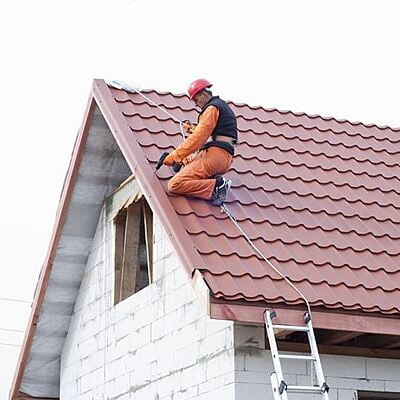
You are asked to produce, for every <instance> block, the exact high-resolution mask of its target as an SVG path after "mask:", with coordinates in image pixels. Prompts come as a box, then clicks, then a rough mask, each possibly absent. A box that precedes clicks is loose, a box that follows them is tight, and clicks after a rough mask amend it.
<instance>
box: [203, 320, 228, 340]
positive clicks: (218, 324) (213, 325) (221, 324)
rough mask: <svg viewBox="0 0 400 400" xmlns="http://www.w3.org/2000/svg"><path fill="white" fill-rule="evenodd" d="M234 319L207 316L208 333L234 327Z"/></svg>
mask: <svg viewBox="0 0 400 400" xmlns="http://www.w3.org/2000/svg"><path fill="white" fill-rule="evenodd" d="M232 326H233V322H232V321H225V320H222V319H211V318H209V317H207V319H206V335H207V336H208V335H212V334H213V333H215V332H218V331H220V330H222V329H226V328H228V327H232Z"/></svg>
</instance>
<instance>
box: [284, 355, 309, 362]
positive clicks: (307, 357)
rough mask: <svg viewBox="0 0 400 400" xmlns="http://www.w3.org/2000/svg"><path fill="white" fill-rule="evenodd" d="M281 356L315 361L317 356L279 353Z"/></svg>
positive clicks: (288, 358) (289, 358) (287, 358)
mask: <svg viewBox="0 0 400 400" xmlns="http://www.w3.org/2000/svg"><path fill="white" fill-rule="evenodd" d="M278 357H279V358H283V359H286V360H309V361H310V360H311V361H315V357H314V356H297V355H294V354H278Z"/></svg>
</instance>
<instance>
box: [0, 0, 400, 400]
mask: <svg viewBox="0 0 400 400" xmlns="http://www.w3.org/2000/svg"><path fill="white" fill-rule="evenodd" d="M399 15H400V3H399V1H397V0H393V1H390V0H381V1H378V0H376V1H368V0H353V1H351V0H335V1H322V0H315V1H314V0H312V1H299V0H294V1H283V0H280V1H269V0H264V1H252V0H247V1H234V0H230V1H227V0H214V1H208V0H203V1H190V0H182V1H172V0H170V1H169V0H160V1H157V0H108V1H106V0H84V1H83V0H80V1H78V0H69V1H54V0H51V1H50V0H36V1H31V0H30V1H28V0H19V1H17V0H16V1H3V2H1V3H0V44H1V46H0V51H1V62H0V77H1V81H2V82H1V92H0V106H1V109H0V116H1V120H0V122H1V136H2V141H1V153H0V171H1V181H0V185H1V196H0V210H1V225H0V226H1V230H0V236H1V242H0V243H1V244H2V246H1V255H2V257H1V271H2V275H1V279H0V317H1V318H0V400H5V399H6V398H7V393H8V390H9V386H10V382H11V377H12V375H13V373H14V369H15V364H16V360H17V357H18V354H19V347H14V346H10V345H8V344H16V345H19V344H20V343H21V342H22V337H23V334H22V333H18V332H10V331H6V330H4V329H15V330H24V329H25V327H26V323H27V318H28V315H29V312H30V306H29V304H28V303H18V302H10V301H5V300H2V298H11V299H22V300H27V301H30V300H31V299H32V297H33V292H34V289H35V284H36V281H37V277H38V273H39V269H40V267H41V265H42V263H43V261H44V258H45V254H46V250H47V246H48V243H49V240H50V235H51V231H52V227H53V223H54V217H55V212H56V208H57V205H58V200H59V195H60V192H61V188H62V184H63V179H64V176H65V173H66V171H67V167H68V162H69V159H70V155H71V151H72V147H73V144H74V140H75V136H76V134H77V131H78V129H79V126H80V124H81V120H82V116H83V112H84V109H85V106H86V102H87V99H88V96H89V91H90V88H91V84H92V80H93V79H94V78H105V79H120V80H123V81H126V82H128V83H132V84H135V85H140V86H141V87H143V88H155V89H159V90H169V91H173V92H179V93H181V92H183V91H185V90H186V87H187V85H188V84H189V83H190V82H191V81H192V80H194V79H196V78H198V77H205V78H207V79H209V80H211V81H212V82H214V84H215V86H214V87H215V92H217V93H218V94H220V95H221V97H223V98H225V99H232V100H235V101H238V102H246V103H249V104H252V105H256V104H261V105H263V106H265V107H275V108H279V109H290V110H292V111H304V112H308V113H311V114H321V115H323V116H334V117H336V118H346V119H350V120H353V121H357V120H361V121H363V122H366V123H371V122H373V123H377V124H382V125H386V124H387V125H391V126H393V127H400V108H399V92H400V80H399V71H400V54H399V53H400V46H399V42H400V41H399V39H400V23H399Z"/></svg>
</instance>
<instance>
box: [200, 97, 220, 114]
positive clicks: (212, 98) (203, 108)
mask: <svg viewBox="0 0 400 400" xmlns="http://www.w3.org/2000/svg"><path fill="white" fill-rule="evenodd" d="M214 99H219V96H212V97H210V98H209V100H208V101H207V103H206V104H204V106H203V107H202V108H201V111H202V112H203V111H204V110H205V109H206V108H207V107H208V106H209V104H210V103H211V101H212V100H214Z"/></svg>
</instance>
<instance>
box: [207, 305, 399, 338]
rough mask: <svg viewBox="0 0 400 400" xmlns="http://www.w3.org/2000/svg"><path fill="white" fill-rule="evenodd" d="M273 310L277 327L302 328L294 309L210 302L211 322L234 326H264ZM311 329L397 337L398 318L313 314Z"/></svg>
mask: <svg viewBox="0 0 400 400" xmlns="http://www.w3.org/2000/svg"><path fill="white" fill-rule="evenodd" d="M268 308H269V309H274V310H275V311H276V313H277V318H276V323H277V324H284V325H303V324H304V320H303V316H304V313H305V311H306V310H305V309H303V310H301V309H294V308H290V307H282V306H275V305H270V306H268V305H267V304H265V305H246V304H238V303H233V302H215V300H214V302H212V303H211V314H210V316H211V318H214V319H224V320H231V321H234V322H240V323H246V324H254V325H264V311H265V310H266V309H268ZM312 317H313V326H314V328H320V329H330V330H337V331H354V332H363V333H371V334H379V335H396V336H397V335H399V332H400V318H394V317H393V316H392V317H383V316H377V315H371V314H370V313H368V314H367V313H358V314H351V313H340V312H337V311H321V310H315V311H312Z"/></svg>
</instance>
